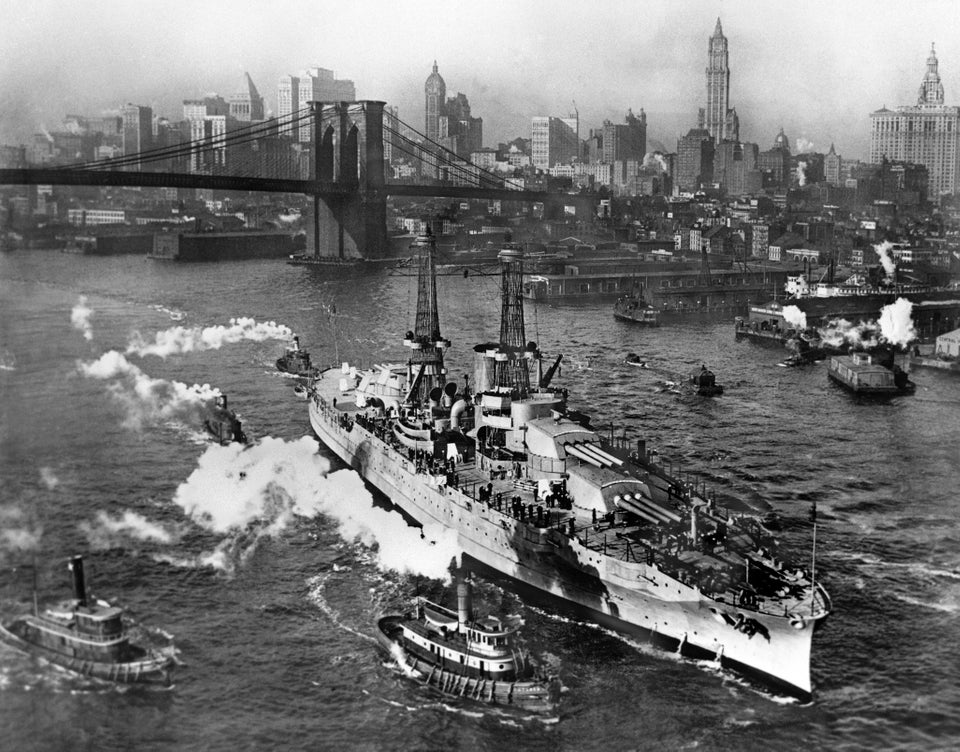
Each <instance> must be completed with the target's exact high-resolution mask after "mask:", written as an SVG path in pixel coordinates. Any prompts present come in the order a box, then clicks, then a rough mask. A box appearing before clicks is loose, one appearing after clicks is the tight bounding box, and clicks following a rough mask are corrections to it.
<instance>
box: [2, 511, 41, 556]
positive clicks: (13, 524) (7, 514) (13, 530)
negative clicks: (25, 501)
mask: <svg viewBox="0 0 960 752" xmlns="http://www.w3.org/2000/svg"><path fill="white" fill-rule="evenodd" d="M42 534H43V531H42V530H41V529H40V528H39V527H38V526H36V525H34V524H30V523H29V522H28V520H27V517H26V514H24V512H23V510H22V509H20V508H19V507H15V506H0V558H2V555H3V554H8V553H21V552H24V551H36V550H38V549H39V548H40V536H41V535H42Z"/></svg>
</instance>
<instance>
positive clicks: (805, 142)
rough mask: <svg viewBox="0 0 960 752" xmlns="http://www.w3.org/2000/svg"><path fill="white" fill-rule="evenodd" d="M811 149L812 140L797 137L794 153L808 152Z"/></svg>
mask: <svg viewBox="0 0 960 752" xmlns="http://www.w3.org/2000/svg"><path fill="white" fill-rule="evenodd" d="M812 151H813V141H811V140H810V139H807V138H803V136H801V137H800V138H798V139H797V150H796V151H795V152H794V153H795V154H810V153H811V152H812Z"/></svg>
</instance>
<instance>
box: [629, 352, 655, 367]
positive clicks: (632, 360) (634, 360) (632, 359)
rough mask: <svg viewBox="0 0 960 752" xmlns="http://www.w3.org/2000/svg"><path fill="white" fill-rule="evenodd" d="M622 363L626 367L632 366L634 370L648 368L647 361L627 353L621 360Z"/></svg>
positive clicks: (634, 354)
mask: <svg viewBox="0 0 960 752" xmlns="http://www.w3.org/2000/svg"><path fill="white" fill-rule="evenodd" d="M623 362H624V363H626V364H627V365H628V366H634V367H636V368H649V366H648V365H647V361H645V360H641V359H640V356H639V355H637V354H636V353H628V354H627V357H626V358H624V359H623Z"/></svg>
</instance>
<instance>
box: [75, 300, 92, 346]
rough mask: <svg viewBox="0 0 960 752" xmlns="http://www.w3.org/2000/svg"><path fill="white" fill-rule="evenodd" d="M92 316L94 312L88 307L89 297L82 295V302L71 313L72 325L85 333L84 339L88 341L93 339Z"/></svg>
mask: <svg viewBox="0 0 960 752" xmlns="http://www.w3.org/2000/svg"><path fill="white" fill-rule="evenodd" d="M92 315H93V311H92V310H91V309H90V308H88V307H87V296H86V295H81V296H80V300H79V301H78V302H77V304H76V305H75V306H74V307H73V310H72V311H71V312H70V323H71V324H73V328H74V329H78V330H79V331H81V332H83V338H84V339H86V340H88V341H89V340H92V339H93V327H91V326H90V317H91V316H92Z"/></svg>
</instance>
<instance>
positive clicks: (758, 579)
mask: <svg viewBox="0 0 960 752" xmlns="http://www.w3.org/2000/svg"><path fill="white" fill-rule="evenodd" d="M415 245H416V246H418V247H417V248H416V250H417V251H418V253H419V257H420V276H419V280H418V284H419V293H420V294H418V305H417V314H416V329H415V330H414V331H410V332H408V333H407V336H406V337H405V338H404V341H403V344H404V345H405V346H406V347H407V348H408V349H409V350H410V356H409V359H408V360H407V361H406V362H399V363H381V364H378V365H376V366H375V367H373V368H372V369H368V370H363V371H361V370H359V369H357V368H356V367H354V366H351V365H350V364H349V363H343V364H341V366H340V367H339V368H331V369H327V370H324V371H323V372H321V373H320V375H319V376H318V377H317V378H316V379H315V380H314V381H313V382H312V385H311V394H310V399H309V400H308V412H309V418H310V424H311V426H312V427H313V430H314V432H315V433H316V435H317V437H318V438H319V439H320V441H322V442H323V443H324V444H325V445H326V446H327V447H328V448H329V449H330V450H332V451H333V452H334V453H335V454H336V455H337V456H338V457H340V458H341V459H342V460H343V461H344V462H345V463H346V464H347V465H348V466H349V467H352V468H354V469H355V470H356V471H357V472H359V473H360V475H361V476H362V477H363V478H364V479H365V480H366V481H367V482H368V483H370V484H371V485H372V486H374V487H375V488H377V489H379V490H380V491H381V492H382V493H383V494H384V495H385V496H387V497H388V498H389V499H390V501H392V502H393V504H395V505H396V506H397V507H399V508H400V509H401V510H402V511H403V512H404V513H406V514H407V515H408V516H409V517H411V518H413V519H414V520H415V521H417V522H418V523H420V524H423V525H427V524H431V525H441V526H443V527H446V528H450V529H452V530H454V531H456V532H457V535H458V542H459V545H460V547H461V548H462V551H463V553H464V557H463V558H464V562H465V563H466V565H467V566H471V567H472V565H476V569H477V570H478V571H480V572H489V573H491V574H493V575H494V576H496V577H498V578H500V579H502V580H503V581H504V582H505V583H506V584H507V585H508V586H514V587H515V589H517V590H518V591H521V592H532V593H533V594H538V595H539V596H542V597H544V599H545V600H553V601H554V602H555V603H556V605H557V606H559V607H561V608H562V609H563V610H565V611H569V610H572V611H573V612H575V613H576V614H578V615H580V616H581V617H583V618H587V619H592V620H594V621H596V622H597V623H600V624H603V625H605V626H608V627H611V628H613V629H616V630H619V631H622V632H625V633H630V634H636V635H642V636H647V637H650V638H651V639H652V641H653V642H654V643H655V644H657V645H661V646H664V647H667V648H669V649H670V650H672V651H674V652H679V653H681V654H682V655H687V656H691V657H698V658H708V659H712V660H713V661H714V662H716V663H717V664H718V665H720V666H723V667H728V668H730V669H732V670H734V671H738V672H740V673H742V674H744V675H747V676H750V677H753V678H754V679H756V680H759V681H760V682H761V683H763V684H764V685H765V686H770V687H774V688H776V689H778V690H781V691H783V692H785V693H787V694H790V695H793V696H797V697H801V698H809V697H810V696H811V694H812V691H813V685H812V682H811V677H810V654H811V648H812V644H813V635H814V632H815V631H816V630H817V629H818V628H819V627H820V625H822V624H823V622H824V620H825V619H826V618H827V617H828V615H829V614H830V613H831V611H832V604H831V601H830V598H829V596H828V594H827V591H826V590H825V589H824V587H823V585H822V584H821V583H820V582H818V581H817V580H816V577H815V568H814V567H813V566H811V568H810V569H807V568H806V567H805V566H803V565H802V564H798V563H795V562H789V561H787V560H786V559H785V558H784V556H783V554H781V553H779V551H778V547H777V542H776V541H775V540H774V538H773V536H772V535H771V534H770V533H769V532H768V531H767V530H766V529H765V528H764V527H763V525H762V524H761V522H760V520H759V519H757V518H755V517H754V516H752V515H748V514H743V513H741V512H739V511H733V510H732V509H730V508H728V507H727V506H725V505H724V504H722V503H720V502H719V501H718V499H717V496H716V494H715V493H713V492H711V491H710V490H708V489H707V488H706V487H705V485H704V484H703V483H701V482H700V481H699V480H697V479H696V478H695V477H694V476H692V475H690V474H689V473H681V472H679V470H677V471H674V468H673V466H672V465H668V463H666V462H663V461H660V460H659V459H658V458H659V455H657V454H655V453H650V452H648V451H647V449H646V442H645V441H644V440H639V441H636V442H633V441H629V440H627V438H626V436H625V435H617V432H615V431H612V430H611V432H610V435H609V436H606V435H601V434H600V433H599V432H598V431H596V430H594V429H593V428H592V427H591V425H590V419H589V417H588V416H586V415H585V414H583V413H581V412H579V411H576V410H573V409H570V408H569V407H568V392H567V390H566V389H563V388H560V387H558V386H555V385H553V376H554V375H555V374H556V373H557V366H558V365H559V362H560V359H559V358H557V360H556V361H555V362H554V363H553V365H552V366H551V367H550V368H549V369H548V370H547V371H544V370H543V368H542V362H543V361H542V357H541V352H540V350H539V348H538V346H537V344H536V343H535V342H531V341H528V340H527V339H526V335H525V329H524V322H523V267H522V260H523V252H522V250H521V249H520V248H519V247H518V246H516V245H513V244H507V245H506V246H505V247H504V248H503V250H502V251H501V252H500V263H501V284H500V289H501V291H502V299H501V311H502V314H501V323H500V340H499V341H498V342H491V343H485V344H481V345H477V346H476V347H475V348H474V354H475V372H474V388H473V390H471V389H470V388H469V381H466V383H464V385H463V386H462V387H461V386H459V385H458V384H457V383H456V382H453V381H449V380H448V379H447V372H446V367H445V365H444V360H443V353H444V350H445V349H446V348H447V347H449V346H450V342H449V341H448V340H446V339H445V338H443V337H442V336H441V334H440V325H439V317H438V315H437V305H436V295H435V280H436V277H435V267H434V262H433V253H434V250H433V241H432V238H430V237H429V236H422V237H420V238H418V240H417V242H416V244H415ZM431 293H434V294H431Z"/></svg>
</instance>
